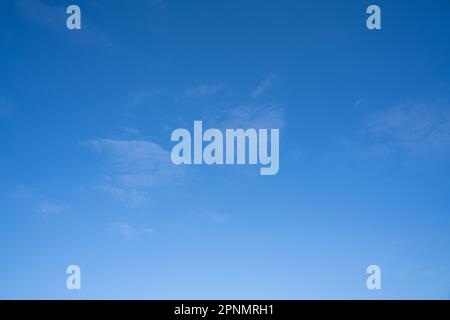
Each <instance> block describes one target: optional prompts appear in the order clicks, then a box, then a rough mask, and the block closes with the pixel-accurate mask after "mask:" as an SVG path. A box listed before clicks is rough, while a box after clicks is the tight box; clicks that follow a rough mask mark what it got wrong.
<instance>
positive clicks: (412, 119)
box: [365, 101, 450, 154]
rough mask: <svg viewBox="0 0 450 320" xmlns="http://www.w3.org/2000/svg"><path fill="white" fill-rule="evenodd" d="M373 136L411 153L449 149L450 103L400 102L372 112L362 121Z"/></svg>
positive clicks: (445, 150)
mask: <svg viewBox="0 0 450 320" xmlns="http://www.w3.org/2000/svg"><path fill="white" fill-rule="evenodd" d="M365 125H366V128H367V130H368V132H369V134H370V135H371V137H373V138H375V139H382V140H385V141H386V143H388V144H389V145H391V146H395V147H399V148H401V149H403V150H406V151H410V152H414V153H423V154H426V153H436V152H439V153H442V152H445V153H447V152H449V151H450V104H449V102H448V101H444V102H442V101H441V102H433V103H419V102H410V103H403V104H399V105H397V106H395V107H392V108H389V109H387V110H384V111H381V112H378V113H375V114H372V115H370V116H369V117H368V119H367V120H366V122H365Z"/></svg>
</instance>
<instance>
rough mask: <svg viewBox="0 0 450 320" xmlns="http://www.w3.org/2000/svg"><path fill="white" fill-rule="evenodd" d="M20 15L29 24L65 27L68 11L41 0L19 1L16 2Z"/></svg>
mask: <svg viewBox="0 0 450 320" xmlns="http://www.w3.org/2000/svg"><path fill="white" fill-rule="evenodd" d="M16 4H17V9H18V11H19V14H20V15H21V17H22V18H23V19H25V20H26V21H28V22H29V23H33V24H38V25H42V26H47V27H58V26H61V28H64V27H65V19H66V11H65V9H64V8H63V7H56V6H51V5H48V4H46V3H45V2H42V1H39V0H18V1H17V2H16Z"/></svg>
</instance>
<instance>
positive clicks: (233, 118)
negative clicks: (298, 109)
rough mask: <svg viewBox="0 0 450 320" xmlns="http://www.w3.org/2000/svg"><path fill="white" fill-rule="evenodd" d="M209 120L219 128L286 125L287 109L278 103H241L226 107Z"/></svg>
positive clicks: (279, 127)
mask: <svg viewBox="0 0 450 320" xmlns="http://www.w3.org/2000/svg"><path fill="white" fill-rule="evenodd" d="M207 121H208V122H210V123H211V124H212V125H215V126H217V127H219V128H243V129H247V128H274V129H282V128H284V127H285V125H286V121H285V111H284V108H282V107H281V106H280V105H278V104H260V105H240V106H237V107H232V108H226V109H224V110H222V111H221V112H219V113H216V114H214V115H213V116H209V117H207Z"/></svg>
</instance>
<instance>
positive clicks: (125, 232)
mask: <svg viewBox="0 0 450 320" xmlns="http://www.w3.org/2000/svg"><path fill="white" fill-rule="evenodd" d="M108 228H109V229H110V230H111V231H113V232H116V233H118V234H120V235H122V236H124V237H127V238H136V237H141V236H147V235H152V234H154V233H155V230H154V229H152V228H140V227H133V226H131V225H130V224H128V223H126V222H111V223H109V224H108Z"/></svg>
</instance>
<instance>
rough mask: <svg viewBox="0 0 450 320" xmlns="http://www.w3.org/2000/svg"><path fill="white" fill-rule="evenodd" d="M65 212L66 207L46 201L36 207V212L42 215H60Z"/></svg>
mask: <svg viewBox="0 0 450 320" xmlns="http://www.w3.org/2000/svg"><path fill="white" fill-rule="evenodd" d="M66 210H67V206H65V205H61V204H57V203H51V202H48V201H44V202H41V203H40V204H39V205H38V212H39V213H42V214H55V213H61V212H63V211H66Z"/></svg>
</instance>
